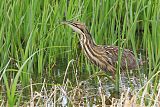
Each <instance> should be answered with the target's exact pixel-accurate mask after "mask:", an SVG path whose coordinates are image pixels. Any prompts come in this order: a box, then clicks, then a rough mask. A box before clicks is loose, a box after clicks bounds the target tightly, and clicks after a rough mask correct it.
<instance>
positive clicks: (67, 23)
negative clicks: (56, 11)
mask: <svg viewBox="0 0 160 107" xmlns="http://www.w3.org/2000/svg"><path fill="white" fill-rule="evenodd" d="M61 23H62V24H65V25H70V24H71V23H72V22H70V21H63V22H61Z"/></svg>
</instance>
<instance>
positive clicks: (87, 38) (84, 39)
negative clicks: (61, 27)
mask: <svg viewBox="0 0 160 107" xmlns="http://www.w3.org/2000/svg"><path fill="white" fill-rule="evenodd" d="M79 39H80V40H79V41H80V43H81V46H82V47H84V46H86V45H87V47H88V46H91V47H94V46H96V44H95V42H94V40H93V39H92V37H91V34H85V35H83V34H81V35H80V36H79Z"/></svg>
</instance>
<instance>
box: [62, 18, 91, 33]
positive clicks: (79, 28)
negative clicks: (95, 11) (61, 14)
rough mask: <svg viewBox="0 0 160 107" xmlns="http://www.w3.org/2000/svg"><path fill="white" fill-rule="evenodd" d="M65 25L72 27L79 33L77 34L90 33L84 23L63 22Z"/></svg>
mask: <svg viewBox="0 0 160 107" xmlns="http://www.w3.org/2000/svg"><path fill="white" fill-rule="evenodd" d="M63 24H66V25H68V26H69V27H71V28H72V29H73V30H74V31H75V32H77V33H79V34H86V33H89V32H88V30H87V27H86V26H85V24H83V23H80V22H71V21H65V22H63Z"/></svg>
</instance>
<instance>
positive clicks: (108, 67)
mask: <svg viewBox="0 0 160 107" xmlns="http://www.w3.org/2000/svg"><path fill="white" fill-rule="evenodd" d="M64 24H66V25H68V26H70V27H71V28H72V29H73V30H74V31H75V32H77V33H78V34H79V41H80V44H81V47H82V50H83V51H84V53H85V55H86V57H87V58H88V59H89V60H90V61H91V62H92V63H93V64H95V65H97V66H98V67H99V68H101V69H102V70H103V71H110V72H111V73H112V75H114V74H115V70H116V64H117V62H118V46H107V45H96V43H95V42H94V40H93V39H92V37H91V34H90V33H89V31H88V29H87V27H86V26H85V24H83V23H80V22H70V21H67V22H64ZM120 68H121V70H123V71H125V70H126V69H128V70H131V69H136V68H137V64H136V58H135V56H134V55H133V53H132V52H131V51H130V50H129V49H124V50H123V52H122V57H121V67H120Z"/></svg>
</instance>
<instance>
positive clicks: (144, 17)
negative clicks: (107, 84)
mask: <svg viewBox="0 0 160 107" xmlns="http://www.w3.org/2000/svg"><path fill="white" fill-rule="evenodd" d="M159 7H160V1H159V0H129V1H128V0H112V1H111V0H86V1H81V0H74V1H73V0H67V1H65V0H60V1H55V0H44V1H43V0H41V1H39V0H1V1H0V14H1V15H0V74H1V75H0V81H1V89H0V90H1V92H2V93H1V95H0V102H1V105H4V106H5V105H8V106H14V105H17V106H18V105H21V104H22V102H23V95H24V93H30V97H29V99H28V100H25V101H26V103H27V105H28V104H30V105H35V104H33V103H34V102H32V101H33V100H34V97H35V96H34V94H33V93H34V91H33V90H34V89H32V88H33V87H34V86H32V84H36V83H33V82H32V83H31V82H30V80H31V79H33V80H34V78H33V77H35V80H36V79H37V78H39V79H40V80H39V79H38V80H39V81H41V83H38V84H43V86H42V88H43V89H45V90H48V91H51V90H52V89H47V88H46V87H45V86H44V84H52V81H50V82H48V83H46V82H43V78H44V74H46V75H47V76H46V77H45V78H46V79H48V78H53V77H54V78H53V79H54V80H55V81H56V80H57V78H58V76H56V73H57V72H58V69H61V70H60V71H61V74H63V75H62V76H61V77H62V78H66V79H65V80H64V81H63V82H62V80H61V79H60V80H59V81H58V82H57V83H54V84H53V87H54V90H53V91H54V93H51V94H50V96H51V97H53V96H54V97H53V100H49V101H51V102H52V101H53V102H52V103H53V105H56V104H57V102H59V101H60V100H57V97H60V95H61V94H62V93H63V94H64V91H63V90H62V87H64V88H65V89H67V88H68V87H71V88H72V89H71V90H72V91H70V93H71V94H74V91H73V90H74V88H75V89H76V88H77V87H78V86H79V85H78V84H79V83H80V82H81V81H78V80H79V78H80V77H79V75H83V73H84V72H87V74H89V77H90V76H92V75H93V74H94V73H95V72H98V71H99V69H98V68H97V67H95V66H94V65H92V64H90V62H89V61H88V60H86V58H85V56H83V54H81V51H79V50H80V49H79V48H77V47H78V46H77V43H78V39H77V37H76V35H77V34H75V33H73V32H72V30H71V29H69V28H67V27H65V26H63V25H62V24H61V22H62V21H63V20H79V21H81V22H84V23H85V24H86V25H87V26H88V29H89V30H90V32H91V34H92V35H93V38H94V39H95V41H96V43H97V44H107V45H117V46H119V49H120V48H122V50H123V49H124V48H129V49H131V50H133V53H134V55H135V56H136V58H137V59H138V58H139V54H141V56H142V61H143V62H145V64H144V65H143V66H142V67H139V68H138V70H136V71H135V72H136V73H135V76H136V77H137V78H140V82H139V84H140V85H141V87H142V88H141V89H140V90H139V91H138V93H137V94H136V96H135V97H134V101H135V102H136V104H138V105H142V106H145V105H146V106H152V105H156V104H157V103H156V102H157V101H158V100H159V66H160V8H159ZM122 50H121V51H122ZM121 51H119V53H118V55H119V56H121ZM72 59H74V60H75V61H73V62H74V63H73V65H74V67H73V68H72V69H73V70H71V71H74V72H69V70H70V69H67V70H65V69H66V67H67V65H68V64H69V61H70V60H72ZM61 62H63V63H64V62H66V63H65V64H64V65H63V66H60V65H61ZM120 62H121V57H119V59H118V63H117V72H116V81H115V84H114V85H115V87H116V90H117V91H120V90H119V89H120V87H121V86H120V84H119V83H120V79H121V76H120V74H121V73H120ZM137 63H138V60H137ZM58 67H59V68H58ZM66 72H67V73H70V74H71V75H68V76H64V75H67V74H66ZM53 74H54V75H53ZM144 74H145V76H146V78H147V81H148V82H146V84H144V80H143V78H142V75H144ZM127 75H128V78H129V79H130V74H129V73H128V74H127ZM89 77H88V78H89ZM69 78H70V79H71V78H72V79H73V80H75V82H73V83H72V81H69ZM66 81H68V84H70V85H68V84H67V83H66ZM100 81H101V79H100V78H99V77H97V78H95V79H94V82H95V84H96V83H100ZM58 83H62V84H60V86H59V85H58V86H57V84H58ZM66 84H67V85H66ZM73 84H76V85H73ZM19 85H20V86H21V87H22V89H23V90H21V91H20V92H18V86H19ZM26 85H27V86H28V87H26ZM130 86H132V83H130ZM44 87H45V88H44ZM77 89H79V88H77ZM29 90H30V91H29ZM80 90H81V89H80ZM132 90H133V91H134V87H133V86H132ZM35 91H36V90H35ZM67 91H68V90H66V93H68V92H67ZM81 91H83V90H81ZM57 92H59V94H55V93H57ZM37 93H38V95H39V96H38V98H41V96H40V94H41V92H40V91H39V92H37ZM46 96H48V95H46ZM104 96H106V95H105V94H100V102H101V101H102V102H101V103H100V104H103V105H104V104H105V103H104V101H105V97H104ZM48 98H49V97H48ZM60 98H61V97H60ZM122 98H123V97H122ZM148 98H149V99H148ZM150 98H152V100H150ZM4 99H5V100H4ZM67 99H68V100H69V102H70V103H69V104H70V105H73V101H72V100H71V99H70V96H68V95H67ZM86 100H87V99H86ZM117 100H118V99H117ZM28 102H29V103H28ZM46 102H48V100H46ZM86 102H87V101H86ZM89 102H90V103H91V102H92V101H91V100H90V101H89ZM36 103H37V104H40V103H39V100H37V101H36Z"/></svg>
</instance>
